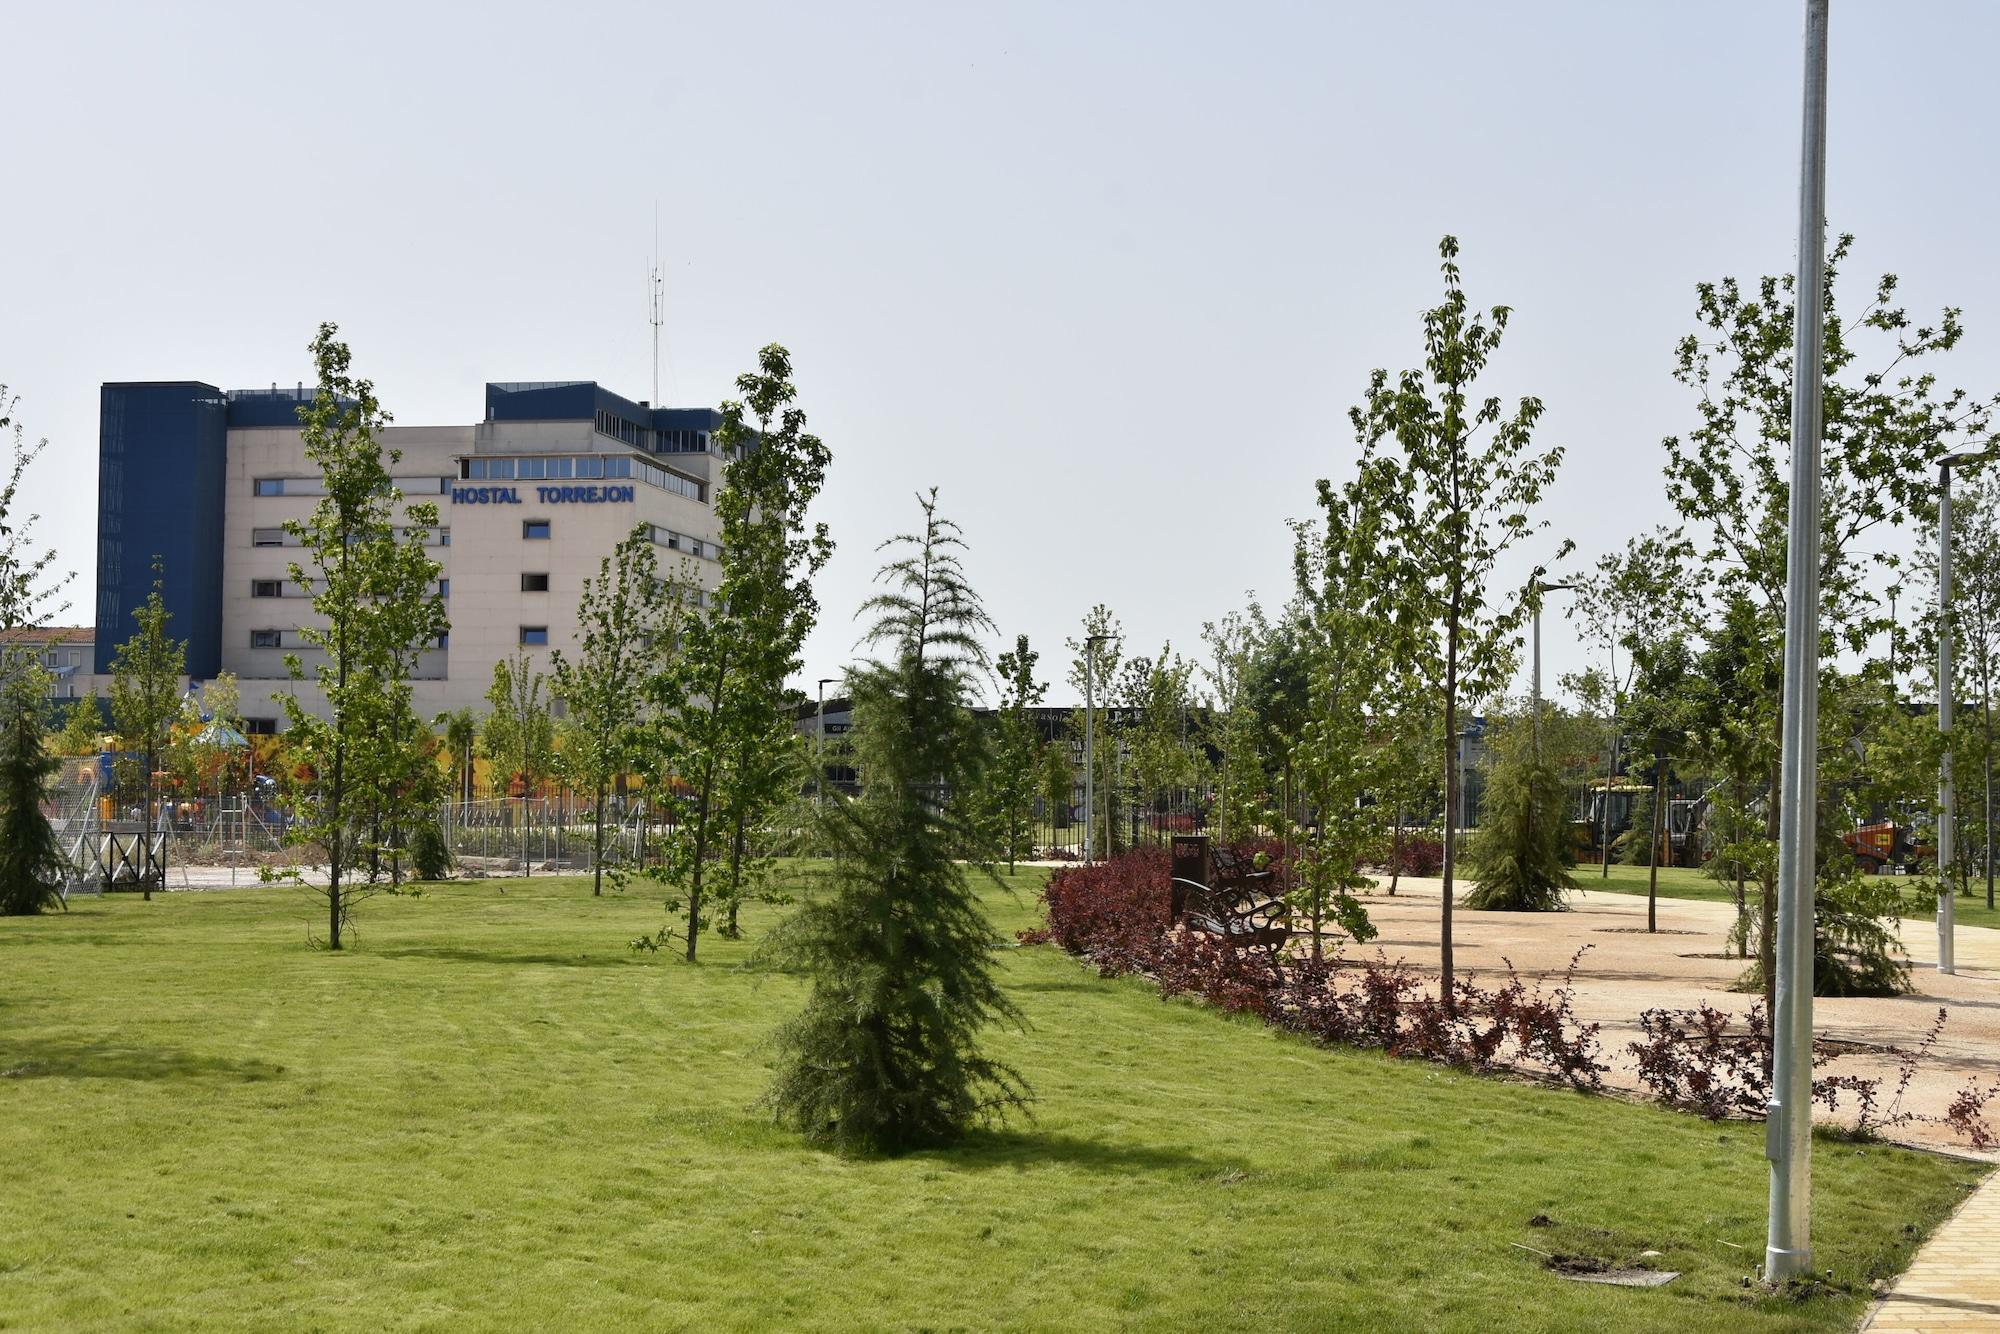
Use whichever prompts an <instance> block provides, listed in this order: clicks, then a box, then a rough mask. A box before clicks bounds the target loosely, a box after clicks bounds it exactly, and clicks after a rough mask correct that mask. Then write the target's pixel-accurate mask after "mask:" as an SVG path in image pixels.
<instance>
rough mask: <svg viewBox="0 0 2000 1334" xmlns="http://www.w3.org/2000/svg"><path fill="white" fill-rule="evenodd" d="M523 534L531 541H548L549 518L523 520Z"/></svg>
mask: <svg viewBox="0 0 2000 1334" xmlns="http://www.w3.org/2000/svg"><path fill="white" fill-rule="evenodd" d="M521 536H522V537H524V538H526V539H527V540H528V541H530V542H546V541H548V540H549V521H548V520H547V519H523V520H521Z"/></svg>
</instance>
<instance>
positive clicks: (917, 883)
mask: <svg viewBox="0 0 2000 1334" xmlns="http://www.w3.org/2000/svg"><path fill="white" fill-rule="evenodd" d="M919 503H920V504H921V505H922V506H923V512H924V526H923V529H922V531H921V533H919V534H915V535H904V536H900V537H896V538H893V539H891V540H890V542H889V543H887V544H885V545H886V546H888V547H891V548H894V549H897V550H899V551H900V552H901V553H902V554H900V555H898V556H897V557H896V558H895V559H894V560H892V561H890V563H889V564H888V565H886V566H885V567H884V568H883V569H882V571H881V573H880V574H879V575H878V576H877V579H878V581H879V582H881V583H883V584H884V585H886V587H885V588H884V590H883V591H882V592H880V593H877V594H876V595H875V596H874V597H872V598H870V599H869V600H868V602H867V603H866V604H864V607H863V614H864V615H866V614H869V613H873V614H874V616H875V621H874V624H873V625H872V626H871V627H870V630H869V632H868V636H867V641H866V642H868V643H870V644H873V645H878V646H881V647H883V648H885V649H886V650H887V661H883V662H871V663H866V664H863V665H861V666H858V667H856V668H854V669H853V670H852V671H850V673H849V676H848V693H849V695H850V697H851V698H852V699H853V701H854V718H855V728H856V733H855V735H856V755H857V758H858V761H859V767H860V770H861V783H862V794H861V796H860V797H859V798H856V799H853V800H847V801H841V802H838V803H837V804H835V805H834V806H833V807H831V808H829V811H828V814H827V816H826V827H825V831H824V838H825V841H826V843H827V844H828V845H829V846H831V847H832V848H833V849H834V861H833V865H832V869H831V870H830V871H829V873H828V884H827V887H826V892H824V893H822V894H820V895H818V896H816V897H815V898H814V899H813V901H811V902H810V903H808V904H807V905H806V906H805V907H804V908H802V909H800V910H799V911H798V912H797V913H796V914H794V915H793V917H791V918H790V919H789V920H788V921H787V922H786V923H785V924H784V925H783V926H782V927H781V928H780V930H779V932H778V933H777V935H776V936H775V937H774V938H773V941H772V946H771V948H772V951H773V956H774V957H775V958H776V959H777V960H778V961H779V962H780V963H782V964H786V965H789V966H792V967H795V968H798V969H800V970H802V971H804V972H806V973H807V974H809V975H810V976H811V978H812V993H811V995H810V997H809V998H808V1000H807V1002H806V1007H805V1010H804V1012H803V1013H801V1014H800V1015H799V1016H798V1017H797V1018H795V1019H793V1020H792V1021H791V1022H790V1023H788V1024H787V1025H786V1026H785V1027H784V1028H783V1029H782V1030H781V1031H780V1032H779V1034H778V1048H779V1069H778V1078H777V1082H776V1084H775V1085H774V1086H773V1088H772V1089H771V1092H770V1093H769V1094H768V1095H767V1096H768V1101H769V1103H770V1105H771V1106H772V1108H773V1109H774V1111H775V1112H776V1114H777V1116H778V1118H779V1120H781V1121H782V1122H784V1123H786V1124H789V1125H791V1126H793V1127H795V1128H797V1129H798V1130H799V1131H801V1132H802V1133H803V1134H804V1135H805V1136H806V1137H807V1138H808V1139H810V1140H812V1141H814V1142H817V1143H825V1144H830V1145H833V1146H835V1147H837V1148H840V1149H843V1150H846V1151H851V1152H888V1153H896V1152H901V1151H904V1150H908V1149H914V1148H919V1147H923V1146H925V1145H932V1144H941V1143H949V1142H951V1141H954V1140H957V1139H959V1138H960V1137H961V1136H963V1135H964V1133H965V1131H966V1130H967V1129H968V1128H969V1127H970V1126H971V1125H973V1124H974V1123H975V1122H978V1121H981V1120H986V1119H992V1118H996V1117H998V1116H999V1115H1001V1114H1003V1113H1004V1112H1005V1111H1006V1109H1007V1108H1009V1107H1021V1106H1025V1105H1026V1102H1027V1099H1028V1096H1029V1094H1028V1089H1027V1086H1026V1085H1025V1084H1024V1083H1023V1082H1022V1080H1021V1078H1020V1076H1019V1075H1018V1074H1017V1073H1016V1072H1015V1071H1014V1070H1013V1069H1011V1068H1010V1067H1008V1066H1006V1065H1004V1064H1001V1063H999V1062H996V1061H994V1060H992V1059H990V1058H988V1057H986V1056H984V1055H982V1054H981V1052H980V1050H979V1047H978V1036H979V1031H980V1029H981V1028H983V1027H984V1026H985V1025H986V1024H988V1023H989V1022H991V1021H993V1020H995V1019H1002V1020H1009V1021H1012V1022H1014V1023H1016V1024H1018V1023H1020V1013H1019V1011H1018V1010H1016V1009H1015V1007H1014V1006H1013V1004H1012V1003H1011V1002H1010V1001H1008V999H1007V998H1006V996H1005V995H1004V994H1003V993H1002V992H1001V990H1000V988H999V986H998V984H997V983H996V982H995V981H994V978H993V962H992V959H993V953H992V952H993V928H992V926H991V925H990V924H989V923H988V922H987V920H986V916H985V914H984V913H983V912H981V911H980V908H979V902H978V899H977V897H976V896H975V894H974V892H973V890H972V887H971V885H970V883H969V881H968V880H967V877H966V873H965V871H964V869H963V868H962V867H961V866H960V865H959V864H958V863H957V862H956V861H955V860H954V857H955V856H956V855H957V853H958V851H959V850H960V849H961V848H963V847H966V846H968V845H969V843H970V842H971V840H972V838H973V836H974V832H975V829H976V826H977V823H978V819H977V811H978V808H979V801H978V799H977V797H976V795H975V791H976V786H977V782H978V779H979V776H980V773H979V770H980V764H979V743H980V737H981V732H980V730H979V728H978V727H977V725H976V723H975V722H974V719H973V716H972V712H971V709H970V708H969V707H968V704H969V702H970V700H971V697H972V691H973V681H974V676H975V674H976V673H978V672H980V671H982V670H983V669H984V667H985V663H986V655H985V652H984V650H982V649H981V647H980V645H979V642H978V640H977V639H976V638H975V636H976V634H977V633H978V632H979V631H981V630H990V629H992V622H991V621H989V620H988V619H987V616H986V613H985V611H984V610H983V609H982V608H981V606H980V604H979V599H978V596H977V595H976V594H975V593H974V592H973V590H972V588H971V586H970V585H969V584H968V583H967V582H966V578H965V571H964V568H963V566H962V564H961V561H960V557H959V552H960V551H962V550H963V549H964V545H965V544H964V541H963V539H962V538H961V536H960V534H959V530H958V526H957V525H956V524H954V523H952V522H951V521H949V520H947V519H943V518H940V517H939V516H938V513H937V492H936V491H935V490H933V491H931V493H930V494H929V495H928V496H920V497H919Z"/></svg>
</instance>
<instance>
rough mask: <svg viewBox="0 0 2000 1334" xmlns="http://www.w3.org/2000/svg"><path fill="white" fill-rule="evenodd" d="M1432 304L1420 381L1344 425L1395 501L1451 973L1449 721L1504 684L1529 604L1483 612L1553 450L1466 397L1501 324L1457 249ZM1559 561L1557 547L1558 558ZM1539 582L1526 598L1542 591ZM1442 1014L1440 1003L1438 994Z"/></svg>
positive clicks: (1536, 417)
mask: <svg viewBox="0 0 2000 1334" xmlns="http://www.w3.org/2000/svg"><path fill="white" fill-rule="evenodd" d="M1438 253H1439V254H1440V256H1441V257H1442V258H1443V261H1444V263H1443V266H1442V267H1443V273H1444V283H1445V291H1444V300H1443V301H1442V302H1441V303H1440V304H1439V305H1437V306H1435V307H1433V308H1431V309H1430V310H1428V311H1425V312H1424V316H1423V326H1424V332H1423V344H1424V348H1425V358H1424V365H1423V367H1422V369H1410V370H1405V371H1403V372H1401V373H1400V374H1398V375H1397V376H1396V377H1395V379H1394V380H1393V381H1392V380H1391V379H1390V376H1389V373H1388V372H1387V371H1385V370H1377V371H1375V372H1374V373H1373V374H1372V375H1371V376H1370V377H1369V381H1368V392H1367V395H1366V397H1365V398H1364V400H1363V401H1362V403H1361V404H1360V405H1359V406H1357V407H1355V408H1353V409H1352V410H1351V411H1350V413H1349V417H1350V419H1351V420H1352V422H1353V423H1354V430H1355V434H1356V436H1357V437H1358V438H1359V439H1360V441H1361V445H1362V450H1363V457H1364V459H1368V458H1376V457H1380V458H1382V459H1383V460H1385V464H1384V466H1385V469H1386V471H1385V473H1384V475H1383V477H1382V479H1381V482H1380V487H1381V489H1382V491H1383V492H1384V493H1385V494H1386V495H1389V496H1391V497H1394V498H1395V501H1396V510H1395V518H1396V521H1395V522H1394V523H1393V524H1391V525H1389V526H1388V531H1387V532H1386V533H1385V536H1386V537H1387V538H1388V539H1389V542H1390V547H1391V550H1390V553H1389V554H1388V555H1386V556H1385V557H1384V559H1385V561H1387V562H1388V564H1389V566H1390V568H1391V569H1393V570H1394V571H1395V573H1396V577H1395V580H1394V583H1393V585H1392V600H1393V603H1394V606H1395V615H1396V621H1397V624H1398V625H1399V626H1400V627H1402V628H1403V629H1404V630H1405V632H1406V633H1407V635H1408V641H1407V642H1408V649H1409V651H1408V654H1407V661H1408V663H1409V664H1410V666H1411V668H1412V670H1413V671H1414V672H1415V673H1416V674H1417V675H1418V676H1419V678H1420V679H1421V680H1422V682H1423V684H1424V687H1425V689H1426V690H1427V691H1428V693H1429V694H1430V695H1431V697H1432V698H1433V699H1434V700H1436V701H1437V704H1436V708H1437V713H1438V715H1439V717H1440V722H1441V727H1440V730H1439V733H1438V734H1437V736H1438V739H1439V741H1440V742H1441V750H1442V752H1443V769H1444V796H1445V803H1444V805H1445V813H1444V894H1443V898H1442V920H1441V923H1440V931H1439V937H1440V939H1439V944H1440V947H1441V948H1440V951H1439V952H1440V955H1441V963H1442V965H1443V969H1444V972H1445V974H1446V975H1447V976H1450V975H1451V973H1452V949H1451V905H1452V878H1453V871H1454V867H1453V860H1454V856H1455V851H1456V844H1457V838H1456V833H1457V821H1458V805H1459V801H1458V797H1459V783H1460V775H1459V772H1458V731H1459V722H1460V709H1461V708H1462V707H1464V706H1465V705H1466V704H1467V702H1468V701H1472V700H1478V699H1482V698H1486V697H1488V696H1490V695H1492V694H1493V693H1494V692H1495V691H1496V690H1498V689H1499V688H1500V686H1501V685H1502V684H1503V683H1504V681H1505V680H1506V677H1507V674H1508V671H1509V668H1510V666H1511V655H1512V650H1513V646H1514V644H1515V643H1516V641H1517V639H1518V637H1519V632H1520V629H1521V625H1522V623H1523V622H1524V621H1525V619H1526V617H1527V615H1528V611H1529V603H1528V601H1527V598H1526V596H1525V595H1524V596H1523V597H1521V598H1519V599H1516V600H1515V601H1514V602H1513V603H1512V605H1507V606H1500V605H1495V604H1494V603H1492V602H1490V601H1489V600H1488V598H1489V594H1488V590H1489V589H1490V588H1492V587H1493V585H1494V582H1495V581H1494V571H1495V570H1496V568H1497V567H1498V564H1499V561H1500V559H1501V557H1502V556H1504V555H1505V554H1506V553H1507V552H1508V551H1509V550H1511V549H1512V548H1513V547H1514V546H1516V545H1517V544H1518V543H1519V542H1521V541H1522V540H1523V539H1524V538H1527V537H1529V536H1531V535H1532V534H1534V533H1535V532H1537V531H1538V530H1540V529H1541V528H1543V527H1545V526H1546V525H1545V524H1539V523H1536V522H1534V521H1533V520H1532V519H1531V518H1530V517H1529V515H1530V513H1531V512H1532V510H1533V509H1534V507H1535V506H1536V505H1537V504H1538V503H1540V501H1541V499H1542V497H1543V495H1544V494H1545V493H1546V492H1547V490H1548V488H1549V485H1550V483H1551V482H1553V481H1554V479H1555V474H1556V469H1557V467H1558V466H1559V465H1560V464H1561V462H1562V456H1563V451H1562V450H1561V449H1560V448H1557V449H1552V450H1549V451H1548V452H1546V453H1532V452H1530V449H1531V445H1532V442H1533V436H1534V431H1535V426H1536V424H1537V423H1538V422H1539V421H1540V420H1541V417H1542V401H1541V400H1540V399H1538V398H1532V397H1528V398H1522V399H1521V400H1520V401H1519V403H1517V404H1516V405H1515V407H1514V408H1513V409H1512V410H1511V411H1509V410H1507V409H1505V408H1504V407H1503V406H1502V404H1501V401H1500V399H1499V398H1498V397H1489V398H1485V399H1476V398H1475V397H1474V386H1475V385H1476V383H1477V381H1478V380H1479V377H1480V375H1481V374H1482V373H1483V372H1484V371H1485V369H1486V367H1487V363H1488V362H1489V361H1490V360H1491V359H1492V357H1493V355H1494V353H1496V352H1497V351H1498V350H1499V348H1500V342H1501V338H1502V336H1503V335H1504V334H1505V332H1506V329H1507V323H1508V320H1509V318H1510V316H1511V315H1512V311H1511V310H1509V308H1508V307H1506V306H1495V307H1493V308H1492V310H1491V311H1489V312H1487V313H1485V314H1480V313H1478V312H1475V311H1473V310H1472V308H1471V304H1470V302H1468V300H1467V299H1466V295H1465V289H1464V288H1463V286H1462V285H1461V283H1460V274H1459V267H1458V241H1457V239H1456V238H1455V237H1451V236H1447V237H1445V238H1444V240H1443V241H1442V242H1441V243H1440V244H1439V246H1438ZM1568 551H1569V544H1568V543H1564V544H1563V546H1562V547H1561V549H1560V550H1559V551H1558V553H1557V558H1558V559H1559V558H1560V557H1561V556H1562V555H1565V554H1567V553H1568ZM1544 573H1545V571H1544V569H1543V568H1542V567H1539V566H1538V567H1536V568H1535V569H1534V570H1532V571H1531V572H1530V573H1529V576H1528V580H1527V586H1528V587H1529V588H1533V587H1535V586H1537V585H1539V584H1541V583H1542V582H1544V578H1543V576H1544ZM1444 994H1445V996H1446V998H1447V1000H1446V1003H1447V1004H1449V1003H1450V1001H1449V997H1450V995H1451V991H1450V989H1449V988H1446V989H1445V992H1444Z"/></svg>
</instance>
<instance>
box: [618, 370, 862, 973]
mask: <svg viewBox="0 0 2000 1334" xmlns="http://www.w3.org/2000/svg"><path fill="white" fill-rule="evenodd" d="M736 387H737V389H738V391H739V392H741V393H742V394H743V396H744V399H743V401H741V402H732V403H725V404H724V405H723V408H722V413H723V425H722V426H721V428H719V429H718V431H717V433H716V435H717V439H718V441H719V442H720V443H721V444H722V447H723V450H724V453H725V454H727V455H728V456H729V463H728V465H727V467H726V468H725V469H724V472H723V479H722V485H721V486H720V487H718V488H717V489H716V493H715V514H716V518H717V519H718V520H720V522H721V526H722V575H721V579H720V580H719V582H718V583H717V586H716V589H715V592H714V594H713V595H712V596H708V597H700V598H697V597H692V596H690V597H688V598H686V599H684V600H683V601H682V603H681V605H680V612H679V614H678V615H677V616H676V617H675V618H674V628H675V638H676V640H677V641H678V646H677V651H676V652H675V653H674V655H673V656H672V657H671V658H670V659H669V660H668V661H667V663H666V664H665V666H664V667H663V668H662V669H661V670H659V671H657V672H655V673H654V674H653V677H652V679H651V681H650V682H649V683H648V689H647V700H648V703H649V704H650V705H651V708H652V713H653V721H652V723H651V724H650V725H649V727H648V728H647V730H646V738H647V739H646V743H645V750H646V754H647V756H648V766H649V769H650V774H651V780H652V781H653V783H654V784H655V785H656V787H657V788H658V789H659V790H660V791H661V792H662V795H663V796H668V799H670V800H671V799H678V800H680V802H681V804H682V807H683V810H682V818H681V819H679V820H677V821H676V822H675V824H674V828H673V831H672V833H671V835H670V836H669V838H668V840H667V859H666V866H665V874H666V876H667V878H668V880H669V883H670V884H671V885H672V886H673V887H674V890H675V896H674V897H673V898H671V899H669V900H668V909H669V911H672V912H680V911H683V910H684V911H685V914H686V916H685V921H684V927H683V930H682V934H683V935H684V936H685V937H686V941H687V951H686V952H687V959H688V961H689V962H690V963H692V962H693V961H694V959H695V951H696V942H697V941H698V940H699V938H700V935H701V932H702V930H703V928H704V927H706V926H708V925H709V924H710V923H709V920H708V918H707V917H704V915H703V911H704V908H707V907H711V905H709V904H708V902H707V900H708V898H709V897H710V896H714V897H717V898H720V899H721V900H722V902H723V903H724V904H725V905H726V907H727V916H726V918H725V923H726V925H727V926H728V928H729V929H731V930H733V929H734V923H735V913H736V908H737V906H738V905H739V904H740V903H741V902H742V900H743V898H744V897H745V895H746V893H748V891H749V888H750V885H751V883H752V881H754V880H756V879H758V878H759V877H760V876H761V874H762V872H763V870H764V869H765V866H766V863H765V862H764V861H762V860H759V859H753V858H752V857H751V855H750V851H751V850H750V847H749V839H750V836H751V834H752V832H753V831H755V830H756V829H757V827H758V826H759V825H760V824H761V822H762V820H763V819H764V818H765V816H766V815H768V813H769V812H770V811H771V810H772V809H773V808H774V806H775V805H776V804H777V803H778V802H779V801H780V800H782V797H783V795H784V792H785V790H786V787H787V785H788V784H789V783H790V782H791V778H792V769H791V767H790V764H789V761H790V760H791V759H793V758H795V757H796V754H797V751H796V747H797V739H796V729H794V728H793V727H792V725H791V720H790V718H789V717H788V716H786V713H785V709H784V692H783V687H784V682H785V678H786V677H787V676H789V675H790V674H791V673H792V672H793V671H795V670H797V667H798V663H799V653H800V650H801V648H802V646H803V644H804V642H805V637H806V635H807V633H808V632H809V631H810V630H811V628H812V625H813V622H814V621H815V620H816V619H817V618H818V615H819V602H818V600H817V598H815V597H814V595H813V591H812V580H813V577H814V576H815V575H816V574H817V573H818V572H819V570H820V568H821V566H823V565H824V564H825V563H826V561H827V560H828V559H829V558H830V557H831V555H832V554H833V542H832V539H831V538H829V537H828V535H827V531H826V525H824V524H818V525H812V524H809V523H808V521H807V517H806V515H807V510H808V509H809V508H810V506H811V504H812V502H813V500H814V499H815V498H817V497H818V495H819V492H820V490H821V488H822V487H823V486H824V485H825V481H826V469H827V466H828V464H829V463H830V462H831V460H832V454H831V452H830V451H829V450H828V449H827V448H826V446H825V445H824V444H823V443H822V442H821V441H820V439H819V437H818V436H816V435H813V434H811V433H809V432H808V431H807V430H806V429H805V424H806V418H805V413H804V412H802V411H800V410H799V409H798V408H797V407H795V406H793V405H792V403H793V399H794V397H795V396H796V390H795V389H794V387H793V385H792V366H791V356H790V354H789V353H787V352H786V351H785V349H784V348H782V347H780V346H778V345H777V344H775V343H773V344H771V345H770V346H768V347H766V348H764V349H763V350H762V352H760V353H759V354H758V370H757V371H755V372H751V373H746V374H744V375H741V376H738V377H737V381H736ZM753 417H754V419H755V420H756V421H757V423H758V425H757V427H756V428H754V429H753V428H752V427H751V426H750V424H749V423H750V420H751V419H752V418H753ZM680 793H684V794H685V795H680V796H678V797H676V796H671V795H669V794H680ZM725 840H726V844H727V846H726V849H725V848H724V847H723V846H722V845H723V843H724V842H725ZM725 851H726V854H727V857H728V864H727V875H726V878H725V880H724V882H723V884H722V885H721V886H720V887H719V888H718V887H717V886H715V884H714V883H713V881H712V880H711V878H710V877H709V869H710V863H711V862H714V861H717V860H720V858H721V856H722V855H723V854H724V852H725ZM661 934H662V935H670V934H672V928H671V927H670V928H667V929H665V930H663V932H662V933H661Z"/></svg>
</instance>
